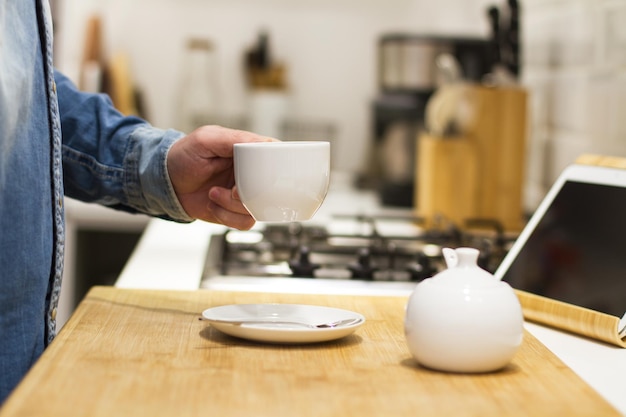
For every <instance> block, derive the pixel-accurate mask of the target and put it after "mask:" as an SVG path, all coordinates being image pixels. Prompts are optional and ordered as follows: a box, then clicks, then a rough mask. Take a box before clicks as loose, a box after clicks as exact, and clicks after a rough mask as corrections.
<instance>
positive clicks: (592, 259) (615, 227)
mask: <svg viewBox="0 0 626 417" xmlns="http://www.w3.org/2000/svg"><path fill="white" fill-rule="evenodd" d="M519 250H520V251H519V253H518V254H517V256H515V257H514V259H513V261H512V263H511V265H510V266H509V268H508V269H507V270H506V271H504V273H503V274H504V275H503V279H504V280H505V281H507V282H509V283H510V284H511V286H513V287H514V288H517V289H520V290H524V291H528V292H531V293H534V294H538V295H542V296H545V297H549V298H552V299H556V300H560V301H565V302H567V303H571V304H575V305H578V306H581V307H586V308H590V309H593V310H596V311H600V312H603V313H607V314H611V315H615V316H618V317H622V315H623V314H624V311H626V188H624V187H619V186H612V185H599V184H588V183H583V182H576V181H566V182H565V183H564V184H563V186H562V188H561V189H560V190H559V192H558V194H557V195H556V196H555V198H554V200H553V201H552V203H551V204H550V206H549V207H548V208H547V211H546V212H545V214H544V215H543V216H542V217H541V219H540V220H539V222H538V223H537V225H536V227H535V228H534V230H533V231H532V232H531V233H530V235H529V236H528V240H527V241H526V242H525V243H524V244H523V245H522V247H521V248H520V249H519Z"/></svg>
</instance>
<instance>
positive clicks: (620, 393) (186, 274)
mask: <svg viewBox="0 0 626 417" xmlns="http://www.w3.org/2000/svg"><path fill="white" fill-rule="evenodd" d="M371 198H373V197H372V196H364V195H358V196H357V195H353V194H350V193H345V192H343V191H342V192H340V193H335V194H333V193H331V194H329V197H328V198H327V201H328V204H327V203H326V202H325V206H323V207H322V209H321V210H320V212H319V213H318V215H316V219H322V220H323V217H324V216H325V215H327V214H328V212H327V211H325V210H324V209H325V207H326V208H327V207H329V206H332V207H368V206H370V203H371V201H368V199H371ZM223 230H224V228H223V226H218V225H212V224H207V223H203V222H194V223H191V224H177V223H173V222H167V221H164V220H159V219H155V220H152V221H151V222H150V223H149V224H148V227H147V228H146V231H145V233H144V234H143V236H142V238H141V240H140V242H139V244H138V246H137V248H136V250H135V252H134V253H133V255H132V256H131V258H130V259H129V262H128V264H127V265H126V267H125V269H124V270H123V271H122V274H121V275H120V277H119V279H118V281H117V283H116V286H117V287H120V288H150V289H180V290H195V289H198V288H199V285H200V280H201V275H202V271H203V267H204V258H205V255H206V251H207V248H208V244H209V238H210V236H211V234H212V233H216V232H220V231H223ZM252 280H258V278H253V279H252ZM316 281H317V280H311V281H309V280H307V282H306V283H302V282H301V281H300V280H297V281H296V280H293V279H291V281H289V279H285V280H284V281H282V282H280V281H272V282H276V283H277V284H276V285H271V284H270V285H269V286H263V287H261V286H260V285H259V284H256V285H255V284H254V282H253V281H249V285H246V286H244V287H245V290H250V291H289V292H291V291H295V292H301V291H302V292H331V293H339V294H343V293H345V294H360V293H369V294H371V293H372V291H371V288H368V285H369V284H362V283H361V284H359V283H355V282H353V281H342V282H335V283H330V284H333V285H330V286H329V285H326V284H328V283H325V285H320V284H321V283H320V284H316ZM238 282H244V283H245V279H244V280H240V281H238ZM279 282H280V284H279ZM289 283H291V284H289ZM285 284H287V286H285ZM391 284H392V285H389V286H387V287H385V288H384V290H383V291H377V293H378V294H383V295H398V296H408V295H409V294H410V290H407V288H406V286H403V287H397V286H394V285H393V283H391ZM213 288H214V289H230V290H243V289H244V288H242V286H241V285H239V286H233V285H229V284H228V281H227V280H226V279H224V280H222V281H221V282H220V280H216V284H215V286H214V287H213ZM525 326H526V328H527V330H528V331H529V332H530V333H532V334H533V335H534V336H535V337H537V338H538V339H539V340H540V341H541V342H542V343H543V344H544V345H546V346H547V347H548V349H550V350H551V351H552V352H554V353H555V354H556V355H557V356H558V357H559V358H560V359H561V360H562V361H563V362H564V363H565V364H566V365H567V366H569V367H570V368H571V369H572V370H574V372H576V373H577V374H578V375H580V376H581V377H582V378H583V379H584V380H585V381H586V382H587V383H588V384H589V385H590V386H591V387H593V388H594V389H596V390H597V391H598V392H599V393H600V394H601V395H602V396H603V397H604V398H605V399H606V400H607V401H608V402H609V403H611V404H612V405H613V406H614V407H615V408H616V409H618V410H619V411H620V412H621V413H622V414H623V415H626V395H624V388H623V386H622V381H623V380H624V377H625V376H626V349H621V348H618V347H613V346H610V345H607V344H603V343H600V342H595V341H592V340H588V339H585V338H582V337H578V336H576V335H572V334H568V333H565V332H561V331H557V330H554V329H550V328H547V327H544V326H540V325H537V324H534V323H526V324H525ZM529 400H530V399H529Z"/></svg>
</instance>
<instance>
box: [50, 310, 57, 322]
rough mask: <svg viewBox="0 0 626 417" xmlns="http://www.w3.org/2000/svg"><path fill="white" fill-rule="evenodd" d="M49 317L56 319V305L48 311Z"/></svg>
mask: <svg viewBox="0 0 626 417" xmlns="http://www.w3.org/2000/svg"><path fill="white" fill-rule="evenodd" d="M50 318H51V319H52V320H56V319H57V308H56V307H55V308H53V309H52V312H51V313H50Z"/></svg>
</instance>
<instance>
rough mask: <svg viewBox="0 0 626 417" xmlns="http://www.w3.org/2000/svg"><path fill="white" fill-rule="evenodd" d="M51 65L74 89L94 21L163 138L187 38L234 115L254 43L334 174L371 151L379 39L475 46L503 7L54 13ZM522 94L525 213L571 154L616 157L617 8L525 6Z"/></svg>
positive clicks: (291, 6) (624, 7)
mask: <svg viewBox="0 0 626 417" xmlns="http://www.w3.org/2000/svg"><path fill="white" fill-rule="evenodd" d="M55 3H59V4H60V9H61V12H60V13H58V15H59V16H58V17H59V25H58V28H57V29H58V32H57V40H58V41H59V42H58V44H57V45H58V48H59V49H58V51H57V58H58V61H57V64H58V65H59V67H60V68H61V69H62V70H64V71H65V72H67V73H68V75H70V76H71V77H72V78H74V79H76V78H77V74H78V65H79V63H80V60H81V55H82V53H83V46H84V45H83V41H82V39H83V36H84V31H85V22H86V20H87V18H88V17H89V16H90V15H92V14H93V13H100V15H101V16H102V18H103V28H104V42H105V45H104V46H105V50H106V52H107V53H108V54H113V53H117V52H124V53H126V54H127V55H128V56H129V58H130V64H131V69H132V71H133V77H134V79H135V81H136V82H137V84H138V86H139V87H140V88H141V90H142V91H143V93H144V96H145V98H146V102H147V110H148V114H149V115H150V120H151V121H152V122H153V123H154V124H156V125H159V126H163V127H167V126H172V125H173V124H174V110H175V105H174V103H175V98H176V96H177V92H178V90H179V86H180V77H181V75H182V70H183V69H182V68H181V60H182V56H183V53H184V45H185V41H186V39H187V38H188V37H190V36H204V37H207V38H210V39H211V40H212V41H213V42H214V43H215V45H216V46H217V49H216V51H217V62H218V65H219V68H218V76H219V80H220V85H221V91H220V105H221V108H222V109H223V110H224V111H225V112H226V113H229V114H232V115H234V116H237V115H238V114H241V113H242V112H245V111H246V109H247V107H246V106H247V99H248V97H247V92H246V86H245V82H244V81H243V73H242V71H243V70H242V57H243V54H244V51H245V50H246V49H248V48H249V47H250V46H251V45H252V43H253V42H254V41H255V39H256V37H257V35H258V33H259V31H260V30H263V29H267V30H268V32H269V35H270V41H271V47H272V52H273V53H274V54H275V57H276V58H277V59H278V60H280V61H281V62H284V63H285V64H286V67H287V83H288V88H289V100H290V103H289V104H290V106H289V110H290V112H291V115H292V116H294V117H296V118H301V119H302V120H303V121H306V122H321V123H325V124H331V125H333V126H335V127H336V129H335V130H334V131H335V134H336V143H335V144H334V148H335V149H334V154H333V156H334V158H335V161H334V162H335V163H334V167H335V168H337V169H339V170H342V171H348V172H355V171H359V170H361V169H362V168H363V165H364V164H365V163H366V161H367V157H368V151H369V147H370V145H371V141H372V133H371V105H372V100H373V99H374V98H375V96H376V94H377V73H376V71H377V56H376V42H377V40H378V38H379V37H380V35H381V34H383V33H386V32H394V31H395V32H400V31H408V32H413V33H425V34H451V35H478V36H487V35H488V32H489V25H488V21H487V19H486V13H485V11H486V8H487V7H488V6H489V5H491V4H496V5H504V4H505V3H506V2H505V0H493V1H488V0H441V1H437V2H431V1H427V0H389V1H380V0H341V1H332V0H298V1H293V0H256V1H251V0H180V1H174V0H107V1H103V0H55ZM521 9H522V48H523V50H522V54H523V55H522V56H523V59H522V65H523V66H522V81H523V83H524V84H525V85H526V86H527V87H528V89H529V90H530V93H531V95H530V96H531V100H530V103H531V111H530V114H531V117H530V124H531V125H530V129H529V141H528V152H529V154H528V155H529V157H528V172H527V177H528V187H527V193H526V205H527V206H528V207H529V208H533V207H534V206H535V205H536V204H537V203H538V202H539V200H540V199H541V198H542V197H543V195H544V193H545V191H546V190H547V187H548V186H549V185H550V184H551V183H552V181H553V180H554V179H555V177H556V175H557V174H558V173H559V172H560V171H561V170H562V168H563V167H564V166H566V165H567V164H569V163H571V162H572V161H573V160H574V159H575V158H576V157H577V156H578V155H579V154H581V153H584V152H593V153H602V154H611V155H618V156H626V25H625V23H626V0H527V1H522V2H521Z"/></svg>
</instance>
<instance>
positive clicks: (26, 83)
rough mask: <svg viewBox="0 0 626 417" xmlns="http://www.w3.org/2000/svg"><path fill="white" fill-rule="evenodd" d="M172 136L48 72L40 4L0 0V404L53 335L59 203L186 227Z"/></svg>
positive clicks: (45, 13) (60, 245)
mask: <svg viewBox="0 0 626 417" xmlns="http://www.w3.org/2000/svg"><path fill="white" fill-rule="evenodd" d="M181 136H182V133H180V132H176V131H173V130H160V129H156V128H154V127H152V126H150V125H149V124H148V123H146V122H145V121H143V120H141V119H139V118H136V117H124V116H122V115H121V114H120V113H118V112H117V111H116V110H115V109H114V108H113V107H112V104H111V101H110V100H109V98H108V97H107V96H105V95H97V94H85V93H82V92H79V91H78V90H77V89H76V88H75V87H74V85H73V84H72V83H71V82H70V81H69V79H68V78H66V77H65V76H63V75H62V74H60V73H58V72H57V71H55V69H54V67H53V64H52V26H51V19H50V13H49V5H48V2H47V0H17V1H16V0H0V404H1V403H2V402H3V401H4V399H5V398H6V396H7V395H8V394H9V393H10V392H11V390H12V389H13V388H14V387H15V385H16V384H17V383H18V382H19V380H20V379H21V378H22V377H23V376H24V374H25V373H26V372H27V371H28V369H29V368H30V367H31V366H32V364H33V363H34V362H35V361H36V360H37V358H38V357H39V356H40V355H41V353H42V352H43V350H44V349H45V347H46V346H47V345H48V343H50V342H51V341H52V339H53V338H54V335H55V317H56V309H57V305H58V301H59V293H60V289H61V276H62V269H63V249H64V213H63V195H64V193H65V195H68V196H71V197H74V198H77V199H80V200H83V201H88V202H96V203H101V204H104V205H107V206H110V207H112V208H116V209H121V210H126V211H130V212H142V213H146V214H149V215H153V216H158V217H162V218H167V219H172V220H176V221H191V220H192V219H191V218H189V217H188V216H187V214H186V213H185V211H184V210H183V209H182V207H181V206H180V204H179V202H178V200H177V199H176V196H175V193H174V191H173V188H172V185H171V182H170V181H169V176H168V173H167V166H166V156H167V152H168V150H169V148H170V147H171V145H172V143H173V142H174V141H175V140H177V139H178V138H180V137H181Z"/></svg>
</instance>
